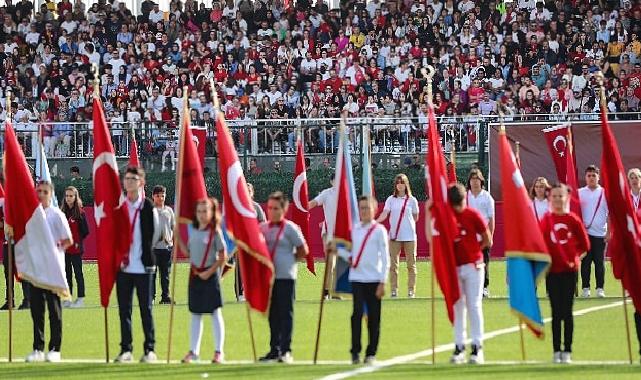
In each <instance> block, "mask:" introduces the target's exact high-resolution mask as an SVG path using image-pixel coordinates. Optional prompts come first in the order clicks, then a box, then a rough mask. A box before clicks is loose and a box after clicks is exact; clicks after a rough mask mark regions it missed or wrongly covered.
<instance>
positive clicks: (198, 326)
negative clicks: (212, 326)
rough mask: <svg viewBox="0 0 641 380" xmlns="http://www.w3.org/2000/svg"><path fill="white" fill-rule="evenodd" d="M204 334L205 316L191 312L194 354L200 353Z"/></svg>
mask: <svg viewBox="0 0 641 380" xmlns="http://www.w3.org/2000/svg"><path fill="white" fill-rule="evenodd" d="M202 336H203V316H202V314H194V313H192V314H191V346H190V349H191V352H193V353H194V355H200V341H201V339H202Z"/></svg>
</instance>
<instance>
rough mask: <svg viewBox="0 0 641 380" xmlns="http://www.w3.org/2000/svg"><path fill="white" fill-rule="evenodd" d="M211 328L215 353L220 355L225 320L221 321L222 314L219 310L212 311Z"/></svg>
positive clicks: (223, 341)
mask: <svg viewBox="0 0 641 380" xmlns="http://www.w3.org/2000/svg"><path fill="white" fill-rule="evenodd" d="M211 327H212V331H213V333H214V334H213V335H214V342H216V343H215V345H216V351H218V352H220V353H221V354H222V353H223V352H224V351H223V347H224V346H225V320H224V319H223V312H222V310H221V309H220V308H217V309H216V310H214V312H213V313H212V315H211Z"/></svg>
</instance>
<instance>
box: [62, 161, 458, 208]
mask: <svg viewBox="0 0 641 380" xmlns="http://www.w3.org/2000/svg"><path fill="white" fill-rule="evenodd" d="M355 171H356V173H354V176H355V178H354V182H355V185H356V190H357V192H358V193H360V190H361V173H360V170H355ZM465 172H466V169H463V168H459V170H457V175H458V176H459V178H464V177H463V176H465ZM398 173H405V174H406V175H407V176H408V178H409V179H410V184H411V186H412V192H413V193H414V196H416V198H418V199H419V200H424V199H425V177H424V170H423V169H377V170H375V171H374V173H373V176H374V184H375V187H376V195H377V198H378V200H379V201H383V200H385V198H387V196H388V195H389V194H391V193H392V190H393V181H394V176H396V174H398ZM333 176H334V171H333V170H311V171H309V172H308V173H307V180H308V184H309V197H310V198H314V197H315V196H316V195H318V193H320V192H321V191H322V190H323V189H325V188H327V187H329V186H330V179H331V178H332V177H333ZM293 177H294V176H293V174H292V173H291V172H283V173H274V172H269V173H262V174H260V175H254V176H248V177H247V181H248V182H251V183H252V184H253V185H254V189H255V193H256V194H255V198H256V201H258V202H265V201H266V200H267V197H268V196H269V193H271V192H273V191H276V190H281V191H283V192H285V193H287V194H291V189H292V187H293V183H294V178H293ZM54 182H55V185H56V195H57V197H58V199H59V200H60V201H62V199H63V193H64V189H65V188H66V187H67V186H69V185H73V186H75V187H77V188H78V191H79V192H80V196H81V198H82V200H83V203H84V204H85V205H93V187H92V186H93V185H92V183H91V180H90V179H82V180H76V181H73V182H72V181H70V180H68V179H65V180H55V181H54ZM146 182H147V185H146V189H145V190H146V192H147V194H149V195H150V194H151V191H152V189H153V187H154V186H155V185H163V186H165V187H166V188H167V200H168V203H173V199H174V189H175V187H176V177H175V174H174V173H148V174H147V181H146ZM205 186H206V187H207V192H208V193H209V194H210V195H212V196H214V197H217V198H219V199H220V198H221V192H220V176H219V175H218V173H207V174H205Z"/></svg>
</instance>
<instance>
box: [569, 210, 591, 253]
mask: <svg viewBox="0 0 641 380" xmlns="http://www.w3.org/2000/svg"><path fill="white" fill-rule="evenodd" d="M570 215H571V216H572V219H573V221H574V236H576V248H577V249H578V250H579V255H581V254H583V253H584V252H587V251H589V250H590V239H589V238H588V233H587V231H586V230H585V227H583V222H582V221H581V219H579V217H578V216H577V215H576V214H574V213H571V214H570Z"/></svg>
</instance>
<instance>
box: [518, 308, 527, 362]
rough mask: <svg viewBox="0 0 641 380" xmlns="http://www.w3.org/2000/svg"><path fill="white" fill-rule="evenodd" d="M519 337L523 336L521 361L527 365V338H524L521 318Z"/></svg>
mask: <svg viewBox="0 0 641 380" xmlns="http://www.w3.org/2000/svg"><path fill="white" fill-rule="evenodd" d="M519 335H520V336H521V361H522V362H523V363H525V362H526V356H525V338H524V337H523V322H522V321H521V318H519Z"/></svg>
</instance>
